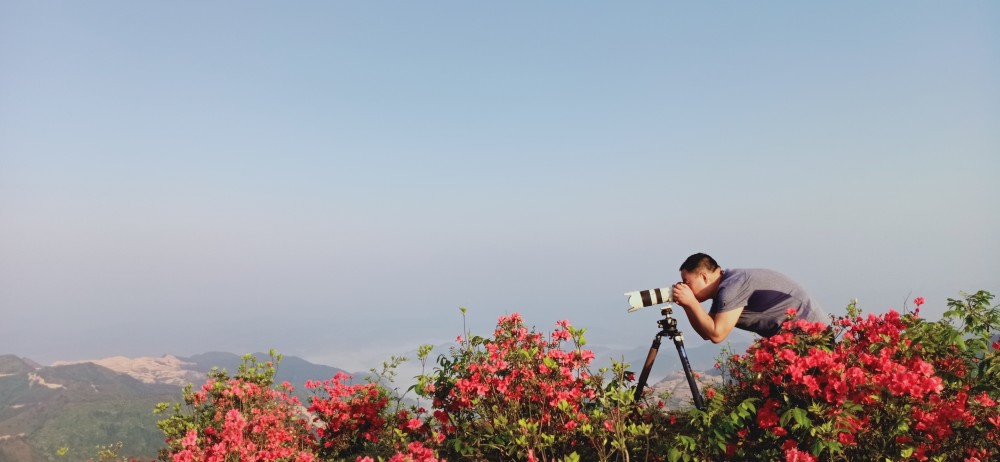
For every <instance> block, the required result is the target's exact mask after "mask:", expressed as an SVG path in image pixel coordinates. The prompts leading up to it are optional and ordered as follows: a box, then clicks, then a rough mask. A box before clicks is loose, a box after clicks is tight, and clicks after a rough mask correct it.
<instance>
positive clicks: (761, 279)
mask: <svg viewBox="0 0 1000 462" xmlns="http://www.w3.org/2000/svg"><path fill="white" fill-rule="evenodd" d="M739 307H743V312H742V313H740V319H739V320H738V321H736V327H738V328H740V329H744V330H748V331H751V332H756V333H757V334H760V335H761V336H764V337H770V336H772V335H774V334H776V333H778V331H779V330H781V324H782V323H783V322H785V319H786V315H785V310H787V309H789V308H795V309H796V310H797V312H798V314H797V315H796V317H795V319H804V320H806V321H810V322H822V323H825V324H829V323H830V318H829V316H827V314H826V312H825V311H823V308H822V307H821V306H820V305H819V303H817V302H816V301H814V300H812V298H810V297H809V294H808V293H806V291H805V289H803V288H802V286H800V285H798V284H796V283H795V281H792V280H791V279H789V278H788V277H787V276H785V275H784V274H781V273H779V272H777V271H772V270H768V269H739V268H733V269H727V270H724V271H723V272H722V281H721V282H720V283H719V291H718V293H716V294H715V298H714V299H713V300H712V309H711V311H709V314H715V313H724V312H726V311H729V310H734V309H736V308H739Z"/></svg>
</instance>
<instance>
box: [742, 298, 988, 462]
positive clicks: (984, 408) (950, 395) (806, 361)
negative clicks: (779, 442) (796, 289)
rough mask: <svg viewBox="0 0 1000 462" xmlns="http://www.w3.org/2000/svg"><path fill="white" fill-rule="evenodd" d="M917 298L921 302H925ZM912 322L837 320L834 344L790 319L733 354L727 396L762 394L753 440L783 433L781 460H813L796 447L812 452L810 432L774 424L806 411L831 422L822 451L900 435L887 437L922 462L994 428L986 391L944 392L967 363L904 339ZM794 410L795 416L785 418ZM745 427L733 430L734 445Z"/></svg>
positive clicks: (818, 327)
mask: <svg viewBox="0 0 1000 462" xmlns="http://www.w3.org/2000/svg"><path fill="white" fill-rule="evenodd" d="M915 302H916V304H917V305H918V306H920V305H922V304H923V299H922V298H918V299H917V300H915ZM790 315H794V313H790ZM919 323H921V321H920V320H919V318H917V317H916V315H914V314H907V315H902V316H901V315H900V314H899V313H897V312H895V311H889V312H888V313H886V314H884V315H881V316H874V315H869V316H868V317H867V318H861V317H857V318H855V319H841V320H839V321H838V322H837V323H836V327H837V328H838V329H840V331H841V332H842V334H843V339H842V341H840V342H837V343H834V342H832V340H831V336H832V335H833V332H832V331H830V330H828V328H827V327H826V326H825V325H823V324H822V323H809V322H805V321H788V322H786V323H785V325H784V329H783V330H782V332H780V333H779V334H777V335H774V336H773V337H770V338H765V339H760V340H759V341H758V342H756V343H755V344H754V345H753V346H751V348H750V349H749V350H748V351H747V353H746V354H744V355H741V356H734V357H733V358H731V360H730V367H729V369H730V370H731V371H732V375H733V378H734V379H735V380H736V381H735V385H733V386H734V387H735V389H736V390H737V392H736V393H734V395H738V396H739V397H747V396H753V395H757V396H760V397H763V403H762V405H761V406H760V407H759V409H758V410H757V415H756V421H755V423H756V425H757V428H758V429H759V430H758V431H763V432H765V433H754V434H761V435H763V434H770V435H773V436H772V437H785V436H786V435H788V436H789V439H787V440H785V446H784V450H785V455H786V458H787V460H816V459H815V458H813V456H816V455H818V454H819V453H814V454H809V453H805V452H803V451H802V450H801V449H802V448H816V447H817V446H816V445H815V444H814V442H815V441H816V440H815V432H814V433H813V434H810V433H808V432H805V431H803V430H801V429H800V430H799V431H795V430H793V428H792V427H789V426H787V425H786V426H784V427H783V426H782V425H781V423H782V422H785V421H786V420H787V421H788V422H789V425H791V424H796V425H799V424H800V422H798V421H796V420H793V419H792V418H791V416H793V415H799V416H806V415H807V413H806V411H805V409H812V411H810V413H809V415H808V416H807V417H805V420H808V419H812V420H811V421H809V422H808V423H809V424H813V423H815V424H818V422H829V423H831V424H832V425H830V426H829V427H828V428H831V429H832V432H828V433H827V435H826V436H825V437H826V438H829V440H827V441H828V442H827V443H824V444H825V445H827V446H828V447H834V448H835V449H837V450H838V451H849V450H850V448H851V447H852V446H856V445H858V444H859V439H858V438H864V437H865V436H866V435H869V434H876V433H886V432H892V431H900V430H899V429H906V431H905V435H900V436H899V437H898V438H896V440H895V441H896V443H897V444H898V445H899V448H900V449H899V451H901V452H902V453H904V454H906V453H912V455H913V457H914V458H915V459H917V460H926V459H927V458H928V457H931V456H932V455H933V454H937V453H939V452H940V451H941V450H943V447H944V446H943V442H944V441H946V440H948V439H949V438H952V437H953V435H955V434H956V432H958V431H959V430H960V429H965V428H968V427H972V426H975V425H982V424H987V425H994V426H996V424H997V423H1000V409H998V408H997V407H996V402H995V401H994V400H993V399H992V398H991V397H990V395H989V394H988V393H985V392H982V393H980V394H979V395H977V396H976V397H975V399H970V385H969V384H968V383H961V382H959V383H953V384H952V385H950V386H949V385H948V382H946V380H945V379H944V378H943V376H942V373H947V374H950V376H951V377H957V378H959V379H961V378H962V377H965V376H966V373H967V369H968V363H969V361H970V360H969V359H963V358H964V357H963V356H961V355H958V354H930V355H924V354H922V353H923V352H924V349H923V348H921V346H920V345H918V344H916V343H914V341H913V339H912V338H910V336H909V335H908V329H911V328H913V326H915V325H918V324H919ZM995 347H996V345H994V348H995ZM944 351H945V352H948V351H953V352H955V351H958V350H957V349H955V348H952V349H950V350H949V349H945V350H944ZM971 361H972V362H975V361H977V359H975V358H973V359H971ZM739 390H742V392H740V391H739ZM734 399H738V398H734ZM796 408H797V409H796ZM819 409H825V410H826V411H825V414H819V415H817V414H816V412H818V411H817V410H819ZM793 410H794V411H795V412H797V413H798V414H786V413H788V412H792V411H793ZM859 411H860V412H859ZM977 416H978V417H977ZM802 426H803V427H804V426H805V424H802ZM812 428H815V427H812ZM751 431H753V429H743V430H740V431H738V432H737V434H738V435H740V436H741V440H742V437H745V436H746V435H747V434H748V433H750V432H751ZM998 434H1000V432H995V431H994V432H991V433H988V435H989V436H988V439H989V441H983V442H981V443H976V444H977V447H972V448H970V449H972V450H974V451H973V452H971V453H969V454H970V457H979V455H982V454H986V455H987V456H996V454H995V452H996V451H995V449H992V448H995V447H996V444H998V443H1000V438H998ZM796 438H798V440H796ZM831 440H832V442H830V441H831ZM741 444H749V443H741ZM831 444H833V445H836V446H829V445H831ZM980 444H981V445H982V446H979V445H980ZM819 447H823V446H822V445H821V446H819ZM907 448H909V449H907Z"/></svg>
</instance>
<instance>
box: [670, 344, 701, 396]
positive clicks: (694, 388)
mask: <svg viewBox="0 0 1000 462" xmlns="http://www.w3.org/2000/svg"><path fill="white" fill-rule="evenodd" d="M674 346H676V347H677V354H678V355H680V357H681V366H684V375H685V376H687V381H688V386H689V387H691V396H692V397H693V398H694V405H695V407H697V408H698V409H701V410H705V400H704V399H703V398H702V397H701V392H700V391H698V383H697V382H695V381H694V372H692V371H691V361H688V355H687V350H685V349H684V337H681V336H680V335H678V336H675V337H674Z"/></svg>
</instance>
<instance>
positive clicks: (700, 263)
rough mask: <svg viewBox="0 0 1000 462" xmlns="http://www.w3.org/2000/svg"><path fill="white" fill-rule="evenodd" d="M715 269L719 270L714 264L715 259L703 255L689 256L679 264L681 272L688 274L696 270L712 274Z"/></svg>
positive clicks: (717, 265) (716, 264)
mask: <svg viewBox="0 0 1000 462" xmlns="http://www.w3.org/2000/svg"><path fill="white" fill-rule="evenodd" d="M717 269H719V264H718V263H716V262H715V259H714V258H712V257H710V256H709V255H708V254H704V253H696V254H694V255H691V256H690V257H687V260H684V263H682V264H681V271H687V272H688V273H694V272H696V271H698V270H705V271H708V272H713V271H715V270H717Z"/></svg>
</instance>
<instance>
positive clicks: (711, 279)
mask: <svg viewBox="0 0 1000 462" xmlns="http://www.w3.org/2000/svg"><path fill="white" fill-rule="evenodd" d="M680 270H681V281H684V283H685V284H687V285H688V287H690V288H691V291H692V292H694V296H695V298H697V299H698V301H699V302H703V301H705V300H708V299H711V298H714V297H715V293H716V292H718V290H719V281H721V280H722V268H720V267H719V264H718V263H716V261H715V259H714V258H712V257H710V256H708V255H707V254H704V253H696V254H694V255H691V256H690V257H687V260H684V263H682V264H681V268H680Z"/></svg>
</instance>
